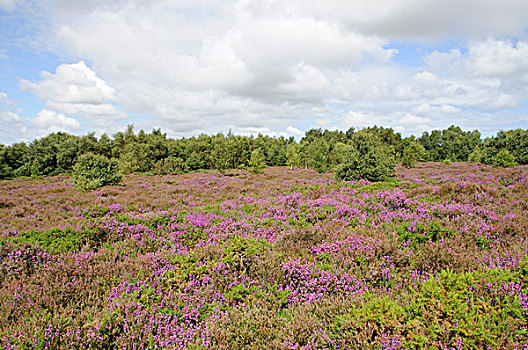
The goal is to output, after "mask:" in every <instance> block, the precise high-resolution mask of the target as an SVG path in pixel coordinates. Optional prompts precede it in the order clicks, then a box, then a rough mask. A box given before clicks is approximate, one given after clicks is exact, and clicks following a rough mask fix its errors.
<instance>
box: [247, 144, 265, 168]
mask: <svg viewBox="0 0 528 350" xmlns="http://www.w3.org/2000/svg"><path fill="white" fill-rule="evenodd" d="M249 167H250V169H251V172H252V173H253V174H260V173H262V169H264V168H265V167H266V158H265V156H264V153H263V152H262V150H261V149H260V148H257V149H255V150H254V151H253V152H251V159H250V160H249Z"/></svg>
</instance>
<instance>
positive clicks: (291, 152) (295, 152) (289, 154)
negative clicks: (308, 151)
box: [286, 143, 301, 169]
mask: <svg viewBox="0 0 528 350" xmlns="http://www.w3.org/2000/svg"><path fill="white" fill-rule="evenodd" d="M286 159H287V160H286V164H287V165H288V166H289V167H290V169H293V168H296V167H298V166H301V158H300V157H299V145H298V144H296V143H290V144H289V145H288V147H287V149H286Z"/></svg>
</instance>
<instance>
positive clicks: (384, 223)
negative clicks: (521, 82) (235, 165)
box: [0, 163, 528, 349]
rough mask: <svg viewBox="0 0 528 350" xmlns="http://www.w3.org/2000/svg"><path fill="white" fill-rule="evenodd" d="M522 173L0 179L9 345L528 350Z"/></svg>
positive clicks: (2, 292)
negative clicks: (370, 178) (96, 183)
mask: <svg viewBox="0 0 528 350" xmlns="http://www.w3.org/2000/svg"><path fill="white" fill-rule="evenodd" d="M527 182H528V167H525V166H521V167H515V168H510V169H496V168H493V167H491V166H484V165H478V164H469V163H453V164H451V165H444V164H439V163H422V164H420V165H419V166H418V167H417V168H415V169H403V168H398V169H397V177H396V178H394V179H392V180H390V181H388V182H381V183H369V182H367V181H355V182H337V181H335V180H334V179H333V177H332V175H331V174H327V175H321V174H317V173H316V172H314V171H311V170H302V169H297V170H288V169H285V168H270V169H266V170H265V172H264V174H249V173H247V172H244V171H240V172H233V173H230V174H225V175H221V174H218V173H195V174H186V175H179V176H174V175H168V176H137V175H136V176H134V175H129V176H126V177H125V178H124V181H123V183H122V184H121V185H117V186H107V187H104V188H101V189H100V190H99V191H97V192H89V193H81V194H79V193H77V192H75V190H74V189H73V187H72V184H71V178H69V177H66V176H58V177H49V178H44V179H40V180H35V179H29V178H21V179H16V180H11V181H1V182H0V218H1V221H0V229H1V230H2V231H3V232H2V234H1V236H0V343H1V344H2V347H3V348H5V349H13V348H14V349H18V348H28V349H30V348H36V349H88V348H92V349H155V348H168V349H172V348H174V349H205V348H208V349H209V348H211V349H428V348H429V349H527V348H528V328H527V324H528V260H527V252H528V250H527V249H528V248H527V244H528V240H527V235H526V232H528V230H527V228H528V205H527V199H528V188H527Z"/></svg>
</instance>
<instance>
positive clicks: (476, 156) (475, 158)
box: [468, 146, 483, 163]
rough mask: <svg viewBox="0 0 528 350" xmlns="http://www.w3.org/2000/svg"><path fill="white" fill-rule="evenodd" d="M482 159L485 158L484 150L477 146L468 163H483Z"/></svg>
mask: <svg viewBox="0 0 528 350" xmlns="http://www.w3.org/2000/svg"><path fill="white" fill-rule="evenodd" d="M482 158H483V154H482V150H481V149H480V147H479V146H477V147H475V149H474V150H473V152H471V154H470V155H469V157H468V161H469V162H472V163H480V162H482Z"/></svg>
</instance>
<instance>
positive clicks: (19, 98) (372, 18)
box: [0, 0, 528, 144]
mask: <svg viewBox="0 0 528 350" xmlns="http://www.w3.org/2000/svg"><path fill="white" fill-rule="evenodd" d="M527 29H528V2H526V1H524V0H522V1H521V0H505V1H500V2H499V1H496V0H480V1H474V0H466V1H459V0H420V1H418V0H416V1H407V0H368V1H367V0H356V1H353V2H351V1H345V0H324V1H323V0H304V1H301V0H281V1H278V0H236V1H221V0H208V1H205V0H170V1H169V0H166V1H165V0H151V1H147V0H134V1H133V0H112V1H110V0H95V1H89V2H87V1H84V0H41V1H36V0H0V142H1V143H4V144H10V143H13V142H19V141H31V140H33V139H35V138H37V137H41V136H44V135H47V134H49V133H51V132H55V131H66V132H69V133H73V134H79V135H82V134H86V133H88V132H91V131H94V132H96V133H97V134H99V135H100V134H102V133H104V132H106V133H108V134H112V133H114V132H116V131H118V130H123V129H124V128H125V127H126V125H128V124H130V123H133V124H134V125H135V128H136V129H141V128H142V129H146V130H151V129H153V128H161V129H162V130H163V131H165V132H167V133H168V134H169V136H171V137H181V136H192V135H197V134H200V133H215V132H219V131H223V132H227V131H228V130H232V131H233V132H234V133H236V134H245V135H251V134H258V133H263V134H268V135H275V136H278V135H284V136H295V137H299V136H301V135H302V134H303V133H304V132H305V131H306V130H308V129H310V128H319V127H321V128H328V129H342V130H346V129H348V128H349V127H350V126H353V127H356V128H360V127H366V126H371V125H382V126H385V127H392V128H394V129H395V130H396V131H399V132H401V133H402V134H403V135H410V134H414V135H420V134H421V133H422V132H423V131H429V130H432V129H439V128H446V127H448V126H449V125H451V124H456V125H460V126H461V127H462V128H463V129H466V130H474V129H479V130H480V131H481V132H482V133H483V135H485V136H489V135H493V134H495V133H496V132H497V131H499V130H501V129H503V130H506V129H512V128H528V88H527V87H528V40H527Z"/></svg>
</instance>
